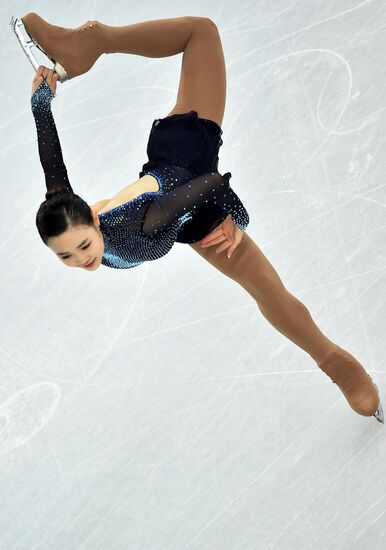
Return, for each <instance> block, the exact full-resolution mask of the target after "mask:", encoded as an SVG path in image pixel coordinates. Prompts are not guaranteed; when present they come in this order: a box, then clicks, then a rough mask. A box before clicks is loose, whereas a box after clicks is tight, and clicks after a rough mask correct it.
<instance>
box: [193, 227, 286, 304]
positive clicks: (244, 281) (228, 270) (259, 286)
mask: <svg viewBox="0 0 386 550" xmlns="http://www.w3.org/2000/svg"><path fill="white" fill-rule="evenodd" d="M200 243H201V241H198V242H197V243H193V244H190V246H191V247H192V248H193V250H195V251H196V252H197V253H198V254H199V255H200V256H201V257H202V258H204V259H205V260H206V261H207V262H209V263H210V264H212V266H213V267H215V268H216V269H218V270H219V271H221V273H223V274H224V275H226V276H227V277H229V278H231V279H233V280H234V281H236V282H237V283H239V284H240V285H241V286H242V287H243V288H244V289H245V290H246V291H247V292H248V293H249V294H250V295H251V296H252V297H253V298H255V300H257V301H263V300H264V299H269V298H271V297H276V298H277V296H278V293H279V292H282V291H283V290H286V289H285V287H284V284H283V282H282V280H281V279H280V277H279V275H278V273H277V272H276V270H275V269H274V267H273V266H272V264H271V263H270V262H269V260H268V258H266V256H265V255H264V254H263V252H262V251H261V250H260V248H259V247H258V246H257V244H256V243H255V242H254V241H253V239H252V238H251V237H250V236H249V235H248V234H247V233H246V232H245V231H244V232H243V236H242V239H241V242H240V244H239V245H238V247H237V248H236V250H235V251H234V252H233V254H232V256H231V257H230V258H228V256H227V253H226V250H225V251H223V252H220V253H219V254H217V253H216V249H217V248H218V247H219V246H221V244H222V243H219V244H217V245H213V246H210V247H207V248H201V246H200Z"/></svg>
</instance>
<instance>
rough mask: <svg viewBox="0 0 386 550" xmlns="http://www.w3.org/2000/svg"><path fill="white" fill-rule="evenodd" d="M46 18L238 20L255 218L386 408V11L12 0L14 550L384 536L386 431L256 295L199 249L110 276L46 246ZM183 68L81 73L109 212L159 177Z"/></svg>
mask: <svg viewBox="0 0 386 550" xmlns="http://www.w3.org/2000/svg"><path fill="white" fill-rule="evenodd" d="M30 11H35V12H37V13H38V14H40V15H41V16H42V17H43V18H44V19H46V20H47V21H48V22H50V23H52V24H57V25H60V26H64V27H70V28H73V27H77V26H80V25H81V24H83V23H85V22H86V21H87V20H89V19H97V20H99V21H102V22H104V23H106V24H109V25H117V26H120V25H126V24H130V23H136V22H139V21H144V20H150V19H160V18H168V17H178V16H184V15H196V16H206V17H210V18H211V19H212V20H213V21H214V22H215V23H216V25H217V27H218V29H219V31H220V34H221V38H222V43H223V49H224V55H225V60H226V66H227V104H226V110H225V117H224V121H223V125H222V129H223V132H224V133H223V140H224V144H223V146H222V147H221V149H220V162H219V171H220V173H224V172H226V171H231V172H232V176H233V177H232V182H231V185H232V188H233V189H234V190H235V191H236V193H237V194H238V195H239V197H240V198H241V200H242V201H243V203H244V204H245V206H246V207H247V209H248V212H249V214H250V218H251V221H250V225H249V227H248V229H247V233H248V234H249V235H250V236H251V237H252V238H253V239H254V240H255V242H256V243H257V245H258V246H259V247H260V248H261V249H262V250H263V252H264V254H265V255H266V256H267V257H268V258H269V260H270V261H271V262H272V264H273V265H274V267H275V269H276V270H277V272H278V273H279V274H280V277H281V278H282V280H283V282H284V284H285V286H286V287H287V289H288V290H289V291H290V292H291V293H293V294H294V295H295V296H296V297H297V298H298V299H299V300H301V301H302V302H303V303H304V304H305V305H306V306H307V307H308V309H309V310H310V312H311V314H312V316H313V318H314V319H315V322H316V323H317V324H318V326H319V327H320V328H321V330H322V331H323V332H324V333H325V334H326V335H327V336H328V337H329V338H330V339H332V340H333V341H335V342H336V343H337V344H339V345H340V346H343V347H344V348H345V349H347V350H348V351H350V353H352V354H353V355H354V356H355V357H357V359H359V360H360V361H361V362H362V364H363V365H364V366H365V368H366V370H367V372H368V373H369V374H370V375H371V376H372V377H373V379H374V381H375V382H376V383H377V385H378V387H379V390H380V392H381V396H382V398H383V402H384V405H386V403H385V400H386V397H384V396H386V378H385V371H386V360H385V355H386V342H385V323H386V313H385V299H386V298H385V296H386V292H385V287H386V277H385V273H386V255H385V251H386V223H385V220H386V209H385V207H386V177H385V174H386V160H385V159H386V154H385V153H386V135H385V122H386V120H385V119H386V112H385V107H386V103H385V97H386V91H385V83H386V63H385V57H386V55H385V54H386V48H385V46H386V38H385V37H386V34H385V33H386V5H385V2H384V1H383V0H363V1H360V0H357V1H354V0H338V1H336V0H313V2H309V1H308V0H299V1H295V0H271V1H268V0H267V1H258V2H257V3H256V2H253V1H252V0H247V1H237V2H236V1H234V0H224V1H220V0H218V1H217V0H216V1H205V2H204V1H196V2H193V3H192V2H188V1H186V0H180V1H178V2H177V1H170V0H169V1H166V0H161V1H157V2H156V1H155V0H147V1H145V2H129V1H115V2H108V1H106V0H103V1H102V0H100V1H96V0H95V1H92V2H81V3H80V2H76V1H75V0H68V1H66V2H59V1H51V2H48V1H38V2H10V1H5V2H3V3H2V5H1V8H0V17H1V28H2V32H1V33H0V44H1V53H0V55H1V67H2V70H1V80H2V86H1V107H0V108H1V130H2V131H1V153H0V155H1V157H0V158H1V186H0V197H1V205H2V209H1V217H0V232H1V241H0V261H1V272H0V278H1V285H0V294H1V297H0V300H1V316H0V323H1V343H0V364H1V368H0V468H1V473H0V476H1V480H0V494H1V499H0V548H1V549H2V550H129V549H130V550H188V549H189V550H311V549H312V550H327V549H328V550H341V549H342V550H364V549H366V550H367V549H371V550H383V549H384V548H385V547H386V513H385V511H386V432H385V427H384V425H382V424H380V423H378V422H377V421H376V420H375V418H371V417H370V418H366V417H362V416H359V415H358V414H356V413H355V412H354V411H353V410H352V409H351V408H350V407H349V405H348V403H347V401H346V400H345V398H344V397H343V395H342V394H341V392H340V390H339V388H338V387H337V386H336V385H333V384H332V382H331V380H330V379H329V378H328V377H327V376H326V375H325V374H324V373H323V372H321V371H320V370H319V368H318V367H317V365H316V363H315V362H314V361H313V359H312V358H311V357H310V356H309V355H308V354H307V353H306V352H305V351H304V350H302V349H301V348H299V347H298V346H296V345H295V344H294V343H292V342H291V341H290V340H288V339H287V338H285V337H284V336H283V335H282V334H281V333H279V332H278V331H277V330H276V329H275V328H274V327H273V326H272V325H270V324H269V323H268V321H267V320H266V319H265V318H264V317H263V315H262V314H261V312H260V310H259V308H258V307H257V305H256V303H255V301H254V300H253V299H252V298H251V296H250V295H249V294H248V293H246V291H245V290H244V289H243V288H242V287H240V286H239V285H237V284H236V283H235V282H233V281H232V280H230V279H228V278H226V277H225V276H224V275H222V274H221V273H220V272H219V271H217V270H215V268H213V267H212V266H211V265H210V264H209V263H207V262H205V260H203V259H202V258H201V257H200V256H199V255H198V254H196V253H195V252H194V251H193V250H192V249H191V247H189V246H188V245H184V244H179V243H177V244H176V245H175V246H174V247H173V249H172V250H171V251H170V252H169V253H168V254H167V255H166V256H164V257H163V258H161V259H160V260H157V261H154V262H147V263H145V264H142V265H141V266H139V267H137V268H134V269H127V270H115V269H109V268H107V267H105V266H101V267H100V268H99V269H98V270H96V271H94V272H87V271H85V270H80V269H70V268H67V267H65V266H64V265H63V264H62V262H60V260H58V258H57V257H56V256H55V255H54V254H53V253H52V251H51V250H50V249H48V248H46V247H45V246H44V245H43V243H42V242H41V240H40V237H39V235H38V232H37V229H36V227H35V215H36V211H37V209H38V207H39V205H40V203H41V202H42V201H43V200H44V193H45V184H44V174H43V171H42V168H41V165H40V162H39V157H38V149H37V139H36V128H35V123H34V119H33V115H32V112H31V109H30V92H31V83H32V79H33V76H34V73H33V68H32V66H31V64H30V63H29V62H28V60H27V58H26V56H25V55H24V54H23V52H22V50H21V48H20V46H19V44H18V43H17V40H16V37H15V35H14V34H13V33H12V31H11V29H10V27H9V20H10V18H11V16H18V17H22V16H23V15H25V14H26V13H28V12H30ZM35 52H36V50H35ZM40 59H41V60H42V64H45V65H47V66H49V67H50V68H52V63H51V62H49V61H48V60H47V59H46V58H44V56H41V57H40ZM181 59H182V55H176V56H173V57H167V58H145V57H140V56H136V55H132V56H130V55H125V54H114V55H103V56H102V57H101V58H100V59H99V60H98V61H97V63H96V64H95V66H94V67H93V68H92V69H91V71H89V72H88V73H86V74H85V75H82V76H80V77H79V78H75V79H74V80H71V81H68V82H67V83H64V84H58V92H57V97H56V98H55V99H54V100H53V103H52V110H53V113H54V117H55V121H56V125H57V129H58V133H59V136H60V141H61V145H62V150H63V156H64V161H65V163H66V166H67V170H68V175H69V178H70V181H71V183H72V186H73V188H74V190H75V191H76V192H77V193H78V194H79V195H80V196H82V197H83V198H84V199H85V200H86V201H87V202H88V203H89V204H92V203H94V202H96V201H98V200H101V199H105V198H107V197H110V196H111V195H112V194H115V193H116V192H117V191H118V190H119V189H120V188H122V187H123V186H124V185H127V184H129V183H130V182H133V181H135V180H136V179H137V178H138V173H139V171H140V170H141V167H142V164H143V163H144V162H146V160H147V157H146V144H147V140H148V135H149V131H150V128H151V124H152V122H153V120H154V119H155V118H158V117H165V116H166V115H167V113H168V112H169V111H170V110H171V108H172V107H173V106H174V103H175V99H176V93H177V88H178V82H179V75H180V66H181ZM43 60H44V61H43Z"/></svg>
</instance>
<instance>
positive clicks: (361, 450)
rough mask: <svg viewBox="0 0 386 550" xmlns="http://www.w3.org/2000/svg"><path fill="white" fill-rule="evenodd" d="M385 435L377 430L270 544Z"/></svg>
mask: <svg viewBox="0 0 386 550" xmlns="http://www.w3.org/2000/svg"><path fill="white" fill-rule="evenodd" d="M381 436H382V437H383V435H382V434H381V433H380V432H377V433H376V434H375V435H374V436H373V437H372V438H371V439H369V441H368V442H367V443H366V444H365V445H364V446H363V447H362V448H361V449H359V451H358V452H357V453H356V454H355V455H354V456H353V457H352V458H350V460H349V461H348V462H347V463H346V464H345V465H344V466H342V468H340V470H338V472H337V473H336V474H335V476H334V477H333V478H331V479H329V480H328V481H327V482H326V483H325V484H324V486H323V487H322V488H321V489H320V490H319V491H318V492H317V493H316V495H315V496H314V497H313V498H312V499H311V500H308V501H307V502H306V503H305V504H304V506H302V507H301V509H300V511H299V513H298V514H296V516H295V517H294V518H293V519H292V520H291V521H290V522H289V523H287V525H286V526H285V527H284V529H282V530H281V531H279V533H278V534H277V535H276V537H274V538H273V539H272V540H271V541H270V543H269V546H272V545H273V544H274V542H276V541H277V539H278V538H279V537H281V536H282V535H283V533H285V532H286V531H287V529H288V528H289V527H291V525H292V524H293V523H295V521H296V520H297V519H298V518H299V517H300V516H301V514H302V513H303V511H304V510H307V512H309V510H310V504H311V503H312V502H314V501H315V500H316V499H317V498H318V497H319V495H320V494H321V493H322V492H323V491H326V490H327V489H328V488H329V487H330V485H332V483H333V482H334V481H335V480H336V479H337V478H338V477H339V476H340V475H341V473H342V472H343V471H344V470H345V469H346V468H347V467H348V466H349V465H350V464H351V463H352V462H353V461H354V460H355V459H356V458H357V457H358V456H359V455H360V454H361V453H363V452H364V451H365V450H366V448H367V447H369V446H370V445H371V444H372V442H373V441H374V440H375V439H376V438H380V437H381Z"/></svg>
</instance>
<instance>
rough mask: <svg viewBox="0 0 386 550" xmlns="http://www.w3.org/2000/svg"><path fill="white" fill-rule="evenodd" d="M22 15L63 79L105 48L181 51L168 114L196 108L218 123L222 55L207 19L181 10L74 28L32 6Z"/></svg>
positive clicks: (164, 53)
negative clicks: (51, 19)
mask: <svg viewBox="0 0 386 550" xmlns="http://www.w3.org/2000/svg"><path fill="white" fill-rule="evenodd" d="M21 19H22V21H23V24H24V27H25V29H26V31H27V32H28V34H29V35H30V36H31V38H32V39H33V40H34V41H35V42H36V43H37V44H38V45H39V47H40V48H41V49H42V50H43V51H44V53H45V54H46V55H47V56H48V57H49V58H50V59H51V60H52V61H56V62H58V63H60V65H61V66H63V67H64V69H65V72H66V74H67V76H66V78H65V79H66V80H69V79H71V78H74V77H76V76H79V75H81V74H83V73H85V72H87V71H88V70H89V69H90V68H91V67H92V66H93V65H94V64H95V62H96V61H97V59H98V58H99V57H100V56H101V55H102V54H103V53H106V54H111V53H128V54H133V55H141V56H145V57H169V56H172V55H176V54H179V53H182V52H183V58H182V68H181V78H180V84H179V89H178V95H177V102H176V106H175V108H174V109H173V111H172V112H171V113H169V114H173V113H175V112H188V111H189V110H196V111H197V113H198V116H200V117H202V118H208V119H211V120H214V121H215V122H217V124H219V126H221V124H222V119H223V115H224V109H225V95H226V74H225V61H224V55H223V50H222V44H221V39H220V35H219V32H218V29H217V27H216V25H215V23H214V22H213V21H212V20H211V19H209V18H207V17H195V16H183V17H174V18H169V19H154V20H149V21H141V22H139V23H133V24H130V25H123V26H111V25H106V24H104V23H101V22H100V21H96V20H89V21H87V22H86V23H84V24H83V25H81V26H80V27H77V28H75V29H68V28H65V27H60V26H57V25H52V24H50V23H48V22H47V21H45V20H44V19H43V18H42V17H40V16H39V15H38V14H37V13H35V12H31V13H28V14H27V15H25V16H23V17H22V18H21ZM61 81H63V79H62V78H61Z"/></svg>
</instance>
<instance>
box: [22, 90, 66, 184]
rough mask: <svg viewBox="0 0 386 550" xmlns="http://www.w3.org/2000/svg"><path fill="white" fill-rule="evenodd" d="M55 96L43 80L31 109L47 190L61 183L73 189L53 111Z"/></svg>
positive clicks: (33, 97)
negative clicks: (52, 105)
mask: <svg viewBox="0 0 386 550" xmlns="http://www.w3.org/2000/svg"><path fill="white" fill-rule="evenodd" d="M54 97H55V95H54V93H53V92H52V91H51V89H50V87H49V85H48V84H47V82H46V81H45V80H42V82H41V84H40V85H39V87H38V88H37V89H36V91H35V92H34V94H33V95H32V96H31V109H32V113H33V115H34V118H35V123H36V131H37V137H38V149H39V156H40V162H41V165H42V168H43V170H44V174H45V178H46V187H47V191H48V190H50V189H52V188H53V187H57V186H59V185H65V186H66V187H68V188H69V189H70V190H71V191H72V187H71V185H70V182H69V179H68V175H67V169H66V166H65V164H64V162H63V156H62V149H61V146H60V141H59V136H58V132H57V130H56V125H55V121H54V117H53V115H52V111H51V101H52V99H53V98H54Z"/></svg>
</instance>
